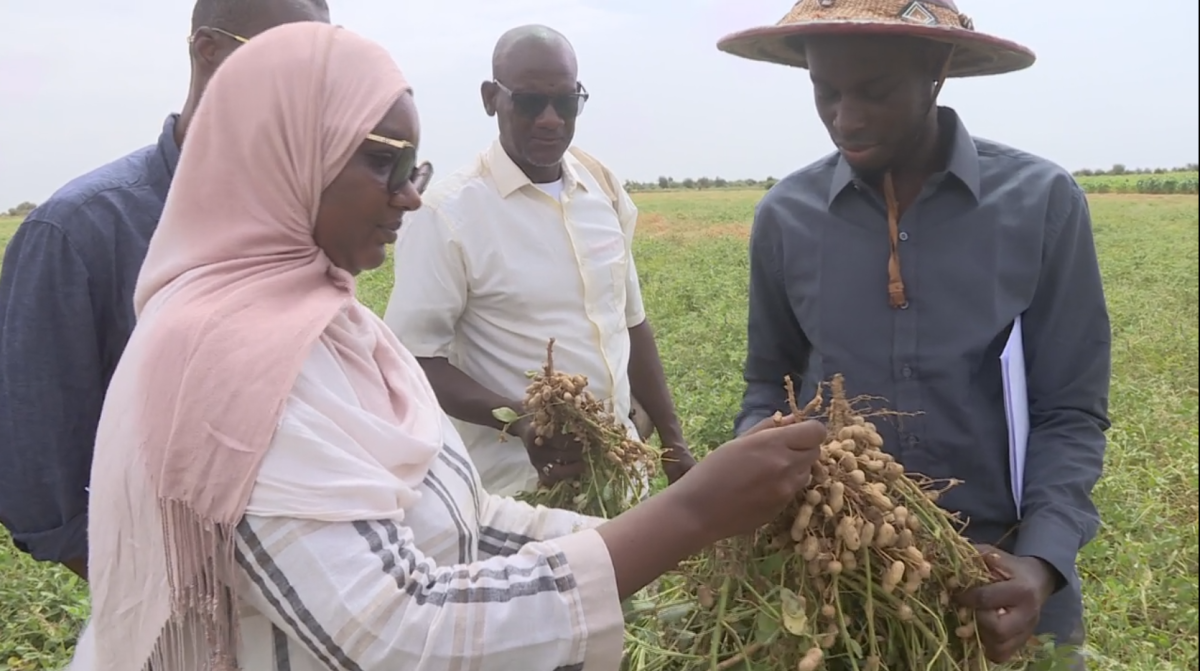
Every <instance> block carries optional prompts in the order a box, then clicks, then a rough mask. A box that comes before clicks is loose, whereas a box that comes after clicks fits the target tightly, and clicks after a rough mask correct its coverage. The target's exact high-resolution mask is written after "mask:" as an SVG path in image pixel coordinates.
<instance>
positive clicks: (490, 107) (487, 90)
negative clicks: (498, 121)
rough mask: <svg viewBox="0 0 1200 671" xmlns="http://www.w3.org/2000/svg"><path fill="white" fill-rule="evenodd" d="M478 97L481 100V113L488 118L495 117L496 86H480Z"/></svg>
mask: <svg viewBox="0 0 1200 671" xmlns="http://www.w3.org/2000/svg"><path fill="white" fill-rule="evenodd" d="M479 97H480V98H481V99H482V100H483V111H485V112H487V115H488V116H496V85H495V84H494V83H492V82H484V83H482V84H480V85H479Z"/></svg>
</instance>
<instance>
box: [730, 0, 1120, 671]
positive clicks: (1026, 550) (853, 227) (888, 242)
mask: <svg viewBox="0 0 1200 671" xmlns="http://www.w3.org/2000/svg"><path fill="white" fill-rule="evenodd" d="M718 46H719V48H720V49H721V50H723V51H726V52H728V53H732V54H735V55H738V56H742V57H744V58H749V59H754V60H760V61H766V62H771V63H778V64H783V65H791V66H795V67H800V68H805V69H807V70H808V74H809V77H810V78H811V80H812V84H813V89H814V94H815V96H814V97H815V102H816V107H817V112H818V115H819V116H820V118H821V120H822V122H823V123H824V124H825V126H826V129H827V130H828V132H829V135H830V138H831V139H832V140H833V142H834V144H835V146H836V147H837V150H838V151H837V152H835V153H833V154H831V155H829V156H827V157H825V158H823V159H821V160H819V161H817V162H815V163H813V164H811V165H809V166H807V167H805V168H802V169H800V170H798V171H796V172H794V173H792V174H791V175H789V176H788V177H786V178H785V179H783V180H782V181H780V182H779V183H778V184H777V185H776V186H775V187H774V188H772V189H771V190H770V191H769V192H768V193H767V195H766V196H765V197H764V198H763V200H762V202H761V204H760V205H759V206H758V209H757V211H756V213H755V218H754V226H753V231H752V233H751V242H750V304H749V330H748V338H749V342H748V353H747V359H746V367H745V379H746V383H747V387H746V391H745V396H744V400H743V406H742V410H741V413H740V414H739V416H738V418H737V421H736V428H737V431H738V432H739V433H740V432H742V431H745V430H747V429H748V428H749V427H751V426H753V425H754V423H755V422H757V421H760V420H761V419H762V418H764V417H766V416H769V415H770V414H771V413H773V412H775V411H776V410H781V409H783V408H785V407H786V406H785V399H784V396H783V385H782V381H783V378H784V376H785V375H791V376H792V377H793V379H796V380H800V381H801V385H800V393H801V394H804V395H805V397H809V396H811V395H812V394H813V393H815V389H816V385H817V383H818V382H819V381H820V380H822V379H825V378H827V377H829V376H832V375H833V374H835V373H842V374H844V375H845V379H846V384H847V388H848V391H849V392H850V393H851V394H852V395H869V396H871V397H874V398H878V399H881V400H880V401H877V403H880V404H882V403H885V402H886V403H887V405H888V407H889V409H891V410H893V411H896V412H897V413H898V417H897V419H895V420H894V421H892V422H888V423H886V424H884V425H883V426H881V427H880V429H881V431H882V432H883V435H884V439H885V441H886V443H887V445H888V446H889V449H890V450H891V451H892V452H893V453H894V454H895V455H896V456H897V457H898V459H899V460H900V461H901V462H902V463H904V464H905V466H906V467H907V469H908V470H910V471H913V472H919V473H923V474H925V475H928V476H930V477H934V478H953V479H955V480H958V481H961V482H962V483H963V484H960V485H959V486H957V487H955V488H953V489H951V490H950V491H948V492H947V493H946V494H945V495H944V496H943V498H942V499H941V501H942V503H943V505H945V506H946V507H947V508H948V509H950V510H954V511H957V512H960V513H961V514H962V516H963V517H964V518H965V519H967V520H968V521H969V522H968V527H967V531H966V533H967V535H968V536H969V537H970V538H971V539H972V541H973V542H975V543H977V544H979V545H980V546H981V549H983V550H984V551H985V553H986V556H987V557H988V558H989V562H990V563H991V564H992V565H993V567H994V568H995V569H997V571H996V572H997V573H998V574H1000V575H1003V576H1006V577H1007V578H1008V579H1006V580H1002V581H1000V582H998V583H996V584H994V585H990V586H987V587H983V588H979V589H976V590H972V591H969V592H966V593H964V594H962V595H960V597H959V599H960V602H961V603H962V604H963V605H966V606H968V607H971V608H974V609H976V610H977V614H978V621H979V626H980V633H981V638H982V639H983V641H984V645H985V649H986V651H987V655H988V657H989V658H990V659H992V660H993V661H997V662H999V661H1004V660H1008V659H1010V658H1012V657H1013V656H1014V655H1015V654H1016V653H1017V652H1019V651H1020V650H1021V648H1022V647H1023V646H1024V645H1025V644H1026V643H1027V642H1028V641H1029V639H1030V636H1031V635H1034V634H1039V635H1041V634H1049V635H1052V636H1053V637H1054V638H1055V639H1056V641H1057V643H1058V644H1059V645H1062V646H1067V647H1069V648H1070V647H1077V646H1079V645H1081V644H1082V642H1083V638H1084V627H1083V607H1082V599H1081V596H1080V585H1079V576H1078V573H1077V571H1076V567H1075V563H1076V557H1077V554H1078V552H1079V550H1080V549H1081V548H1082V547H1083V546H1084V545H1085V544H1086V543H1088V542H1089V541H1090V540H1091V539H1092V538H1093V536H1094V535H1095V533H1096V530H1097V527H1098V525H1099V517H1098V514H1097V511H1096V508H1095V506H1094V505H1093V503H1092V500H1091V491H1092V488H1093V486H1094V485H1095V483H1096V481H1097V480H1098V478H1099V477H1100V474H1101V470H1102V465H1103V459H1104V451H1105V431H1106V430H1107V429H1108V426H1109V420H1108V416H1107V403H1108V381H1109V370H1110V342H1111V332H1110V326H1109V318H1108V313H1107V308H1106V306H1105V299H1104V292H1103V288H1102V286H1101V279H1100V272H1099V268H1098V263H1097V259H1096V253H1095V248H1094V245H1093V241H1092V232H1091V220H1090V216H1089V212H1088V205H1087V201H1086V199H1085V198H1084V194H1083V192H1082V191H1081V190H1080V188H1079V187H1078V185H1077V184H1076V183H1075V181H1074V180H1073V179H1072V177H1071V175H1070V174H1069V173H1068V172H1067V171H1065V170H1063V169H1062V168H1060V167H1058V166H1056V165H1054V164H1053V163H1051V162H1049V161H1047V160H1045V159H1042V158H1039V157H1037V156H1033V155H1030V154H1028V153H1026V152H1022V151H1020V150H1017V149H1013V148H1011V147H1007V146H1004V145H1001V144H998V143H995V142H991V141H988V140H983V139H980V138H976V137H973V136H971V135H970V134H969V132H968V131H967V129H966V127H965V126H964V124H963V122H962V120H961V119H960V118H959V117H958V115H957V113H956V112H955V111H954V110H952V109H950V108H947V107H939V106H938V105H937V104H936V100H937V95H938V92H939V91H940V89H941V86H942V84H943V82H944V81H945V80H946V79H947V78H949V77H972V76H984V75H994V74H1000V73H1005V72H1011V71H1015V70H1020V69H1022V68H1026V67H1028V66H1030V65H1032V63H1033V61H1034V56H1033V54H1032V53H1031V52H1030V51H1029V50H1028V49H1026V48H1025V47H1022V46H1020V45H1017V44H1014V43H1012V42H1009V41H1006V40H1002V39H999V38H995V37H991V36H988V35H985V34H982V33H979V32H976V31H975V30H974V26H973V25H972V22H971V20H970V19H969V18H967V17H966V16H964V15H962V14H960V13H959V12H958V10H957V9H956V8H955V7H954V5H953V3H952V2H951V1H950V0H924V1H918V2H910V1H908V0H802V1H801V2H799V3H797V4H796V6H795V7H794V8H793V9H792V10H791V12H790V13H789V14H788V15H787V16H786V17H785V18H784V19H783V20H782V21H780V22H779V23H778V24H777V25H774V26H770V27H763V28H754V29H750V30H744V31H741V32H738V33H735V34H732V35H729V36H727V37H725V38H724V39H722V40H721V41H720V43H719V45H718ZM1002 354H1003V359H1004V361H1005V362H1006V363H1005V364H1002ZM1022 361H1023V363H1020V362H1022ZM1003 366H1007V368H1002V367H1003ZM1022 366H1023V367H1024V371H1025V379H1024V380H1023V381H1022V380H1021V379H1020V375H1018V374H1016V373H1013V374H1011V375H1010V376H1009V377H1008V382H1007V383H1006V381H1005V378H1004V376H1003V374H1002V370H1010V371H1012V370H1020V369H1021V367H1022ZM1006 387H1007V388H1008V389H1009V391H1010V393H1011V394H1013V395H1015V396H1016V397H1018V398H1019V397H1020V395H1021V394H1022V393H1024V394H1025V395H1026V396H1027V398H1026V400H1025V402H1023V403H1022V402H1021V401H1020V400H1006V391H1005V390H1006ZM1009 399H1011V397H1009ZM1010 411H1011V412H1010ZM1010 414H1011V416H1012V417H1013V419H1012V420H1011V427H1012V428H1011V430H1010V420H1009V416H1010ZM1026 416H1027V420H1028V421H1027V422H1024V421H1023V418H1024V417H1026ZM1010 433H1011V434H1012V436H1013V444H1014V446H1013V447H1012V448H1011V449H1010ZM1068 652H1069V650H1068ZM1070 654H1072V655H1073V656H1075V659H1074V664H1075V665H1076V667H1077V668H1083V662H1082V660H1081V659H1080V658H1079V657H1078V653H1077V652H1072V653H1070Z"/></svg>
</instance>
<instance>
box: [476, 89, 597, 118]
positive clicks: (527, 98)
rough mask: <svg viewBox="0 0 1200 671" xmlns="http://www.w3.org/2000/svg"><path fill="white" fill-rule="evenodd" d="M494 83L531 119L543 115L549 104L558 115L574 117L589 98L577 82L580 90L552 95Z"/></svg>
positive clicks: (518, 109) (514, 105) (515, 107)
mask: <svg viewBox="0 0 1200 671" xmlns="http://www.w3.org/2000/svg"><path fill="white" fill-rule="evenodd" d="M492 83H493V84H495V85H496V86H497V87H499V88H500V90H501V91H503V92H504V94H505V95H507V96H508V98H509V100H512V104H513V109H515V110H516V111H517V113H518V114H520V115H521V116H525V117H529V118H530V119H536V118H538V117H539V116H541V114H542V112H544V111H545V110H546V106H547V105H554V111H555V112H558V116H560V117H561V118H563V119H573V118H575V117H577V116H579V115H580V114H582V113H583V104H584V103H585V102H587V99H588V98H589V95H588V92H587V89H585V88H583V84H577V88H578V90H577V91H575V93H565V94H563V95H557V96H551V95H546V94H545V93H527V92H524V91H513V90H512V89H510V88H508V87H507V86H505V85H504V84H501V83H500V82H498V81H495V80H492Z"/></svg>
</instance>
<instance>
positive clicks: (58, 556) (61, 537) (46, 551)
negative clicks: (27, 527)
mask: <svg viewBox="0 0 1200 671" xmlns="http://www.w3.org/2000/svg"><path fill="white" fill-rule="evenodd" d="M87 527H88V516H87V513H83V514H82V515H76V516H75V517H74V518H72V519H70V520H69V521H67V523H66V524H64V525H62V526H60V527H57V528H55V529H49V530H47V531H34V532H31V533H17V532H12V539H13V545H14V546H16V548H17V549H18V550H20V551H22V552H24V553H26V554H28V555H30V556H31V557H33V558H34V559H36V560H37V561H47V562H58V563H60V564H61V563H64V562H68V561H71V560H72V559H87V553H88V549H87Z"/></svg>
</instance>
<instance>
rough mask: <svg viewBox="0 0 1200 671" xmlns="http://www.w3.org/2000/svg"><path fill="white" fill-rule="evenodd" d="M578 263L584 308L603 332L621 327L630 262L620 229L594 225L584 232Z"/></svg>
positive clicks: (623, 317)
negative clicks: (626, 276)
mask: <svg viewBox="0 0 1200 671" xmlns="http://www.w3.org/2000/svg"><path fill="white" fill-rule="evenodd" d="M585 240H586V242H585V244H583V245H582V252H583V253H582V254H580V258H579V265H580V271H581V272H582V274H583V281H584V285H585V289H584V290H585V292H586V296H587V309H588V312H589V313H590V314H591V315H592V319H593V320H594V321H595V322H596V323H597V324H599V325H600V326H601V328H602V329H604V330H605V331H606V332H612V331H616V330H618V329H620V328H621V327H622V326H623V324H624V319H625V281H624V278H625V273H626V272H627V269H628V267H629V263H628V260H627V257H626V254H625V238H624V236H623V235H621V232H620V231H619V230H607V229H606V228H600V227H594V228H591V229H590V230H588V231H587V232H586V237H585Z"/></svg>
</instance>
